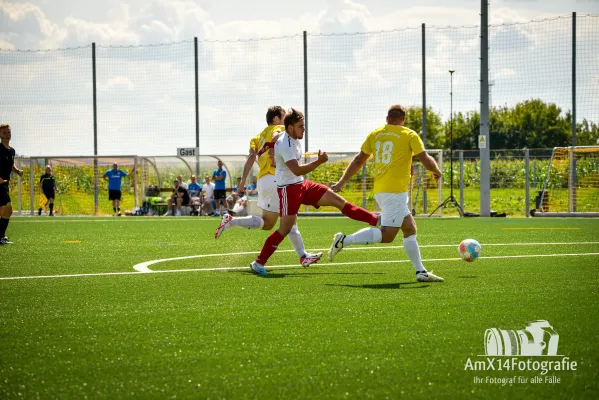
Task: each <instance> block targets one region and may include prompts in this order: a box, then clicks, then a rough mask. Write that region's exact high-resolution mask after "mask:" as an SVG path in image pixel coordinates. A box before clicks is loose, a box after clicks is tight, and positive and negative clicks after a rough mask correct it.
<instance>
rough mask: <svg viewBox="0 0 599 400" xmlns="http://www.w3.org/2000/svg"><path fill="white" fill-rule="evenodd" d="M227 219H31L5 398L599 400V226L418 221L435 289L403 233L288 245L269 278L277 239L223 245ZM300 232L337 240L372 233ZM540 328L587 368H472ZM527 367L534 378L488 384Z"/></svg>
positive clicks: (0, 378)
mask: <svg viewBox="0 0 599 400" xmlns="http://www.w3.org/2000/svg"><path fill="white" fill-rule="evenodd" d="M217 224H218V221H217V219H216V218H124V217H123V218H120V219H118V218H103V219H102V218H80V219H75V218H68V217H56V218H54V219H50V218H14V219H13V221H12V222H11V224H10V226H9V231H8V236H9V237H10V238H11V239H12V240H14V241H15V244H14V245H12V246H8V245H7V246H2V247H0V293H1V295H0V305H1V308H0V398H3V399H7V398H60V399H67V398H68V399H80V398H111V399H113V398H144V399H146V398H156V399H164V398H178V399H180V398H194V399H195V398H211V399H217V398H261V399H274V398H285V399H294V398H315V399H321V398H322V399H324V398H376V399H384V398H389V399H394V398H399V397H402V396H405V397H407V398H452V399H453V398H524V397H526V398H541V397H542V398H559V399H564V398H597V393H598V391H599V385H598V381H599V372H598V371H599V368H598V367H599V355H598V349H599V346H598V345H597V343H598V339H599V335H598V333H597V332H599V320H598V318H597V317H598V315H597V314H598V312H597V310H598V307H597V303H598V302H597V300H598V289H597V285H598V283H599V268H598V267H599V220H583V219H576V220H575V219H554V220H542V219H535V220H532V219H463V220H459V219H430V220H428V219H419V220H418V225H419V229H420V231H419V235H418V237H419V243H420V245H421V251H422V256H423V259H424V260H425V262H424V263H425V265H426V266H427V267H428V268H429V269H432V270H434V271H435V273H436V274H438V275H440V276H442V277H444V278H445V282H444V283H430V284H428V283H417V282H416V281H415V279H414V270H413V268H412V266H411V264H409V263H408V262H406V261H407V257H406V256H405V253H404V252H403V249H401V248H400V247H398V246H401V244H402V243H401V240H400V241H397V242H396V243H394V244H392V245H377V246H372V247H366V246H362V247H359V246H356V247H354V249H353V250H351V251H350V250H346V251H342V252H341V253H340V254H339V255H338V256H337V258H336V259H335V263H327V262H326V261H323V262H322V263H319V264H317V265H315V266H311V267H310V268H307V269H304V268H301V267H299V265H297V264H298V263H297V258H296V257H295V253H293V252H292V251H290V249H291V247H290V244H289V242H288V241H285V242H283V244H282V245H281V246H280V249H279V250H280V251H279V253H277V254H275V255H274V256H273V257H272V258H271V261H270V263H269V264H270V266H271V274H270V275H269V276H267V277H258V276H255V275H252V274H251V273H249V269H248V268H247V265H248V264H249V262H250V261H252V260H253V259H254V258H255V256H256V254H257V252H258V251H259V249H260V248H261V246H262V243H263V241H264V239H265V238H266V237H267V235H268V233H267V232H256V231H246V230H241V229H237V230H233V229H232V230H229V231H227V232H226V233H225V234H224V235H223V236H222V237H221V239H219V240H218V241H215V240H214V239H213V236H212V235H213V232H214V229H215V227H216V225H217ZM299 226H300V230H301V232H302V234H303V237H304V240H305V243H306V247H307V248H308V249H322V250H324V249H328V247H329V245H330V241H331V239H332V236H333V234H334V233H336V232H337V231H340V230H341V231H343V232H346V233H350V232H353V231H355V230H357V229H360V228H362V227H363V225H362V224H360V223H356V222H353V221H349V220H347V219H345V218H328V219H327V218H302V219H301V220H300V222H299ZM468 237H473V238H475V239H477V240H479V241H480V242H481V244H482V246H483V253H482V258H481V259H480V260H478V261H476V262H475V263H465V262H463V261H461V260H458V259H457V251H456V247H457V244H458V243H459V242H460V241H461V240H462V239H465V238H468ZM533 243H537V244H533ZM325 253H326V251H325ZM566 254H569V255H566ZM198 255H204V256H205V257H195V258H186V259H178V260H170V261H169V260H166V261H163V262H159V263H154V264H152V265H149V268H150V269H151V270H152V271H155V273H138V272H136V271H135V270H134V268H133V267H134V266H135V265H136V264H138V263H142V262H149V261H152V260H159V259H169V258H175V257H186V256H198ZM427 260H429V261H427ZM237 267H238V268H237ZM203 269H206V270H203ZM207 269H211V270H207ZM219 269H220V270H219ZM158 272H162V273H158ZM79 274H83V275H79ZM23 277H29V278H30V279H21V278H23ZM532 320H547V321H549V323H550V324H551V325H552V326H553V328H554V330H555V331H556V332H557V333H558V334H559V350H558V354H560V355H564V356H567V357H569V360H570V361H575V362H576V363H577V369H576V371H557V372H556V371H550V372H549V373H547V374H546V375H542V374H541V373H540V372H538V371H512V370H503V371H472V370H466V369H465V366H466V362H467V361H468V359H469V358H470V359H471V360H472V361H484V360H486V357H479V356H478V355H481V354H485V348H484V341H483V337H484V333H485V331H486V329H488V328H494V327H496V328H501V329H524V328H525V326H526V323H527V321H532ZM532 358H534V359H538V358H536V357H532ZM520 359H522V360H526V359H530V358H527V357H521V358H520ZM543 359H559V360H561V359H562V357H548V358H543ZM537 376H541V379H542V380H543V382H542V383H531V380H532V379H533V378H534V377H537ZM546 376H555V377H557V378H559V379H560V382H559V383H545V382H544V380H545V377H546ZM512 377H520V379H521V380H523V379H524V378H526V379H527V383H513V384H509V383H508V384H506V385H502V384H500V383H487V382H486V380H487V379H490V378H512ZM475 378H481V379H482V380H483V383H475Z"/></svg>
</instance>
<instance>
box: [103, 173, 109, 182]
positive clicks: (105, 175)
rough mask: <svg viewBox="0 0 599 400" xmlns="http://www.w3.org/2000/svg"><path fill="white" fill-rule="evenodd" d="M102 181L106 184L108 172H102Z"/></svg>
mask: <svg viewBox="0 0 599 400" xmlns="http://www.w3.org/2000/svg"><path fill="white" fill-rule="evenodd" d="M102 179H104V180H105V181H106V182H108V171H106V172H104V176H102Z"/></svg>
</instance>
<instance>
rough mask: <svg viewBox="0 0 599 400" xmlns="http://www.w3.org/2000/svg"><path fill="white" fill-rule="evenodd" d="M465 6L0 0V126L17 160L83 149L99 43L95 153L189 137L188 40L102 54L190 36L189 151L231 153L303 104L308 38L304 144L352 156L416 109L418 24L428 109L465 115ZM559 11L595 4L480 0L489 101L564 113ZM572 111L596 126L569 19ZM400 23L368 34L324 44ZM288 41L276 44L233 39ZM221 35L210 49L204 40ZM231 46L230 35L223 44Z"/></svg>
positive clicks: (469, 13) (590, 78)
mask: <svg viewBox="0 0 599 400" xmlns="http://www.w3.org/2000/svg"><path fill="white" fill-rule="evenodd" d="M479 6H480V2H479V1H474V0H472V1H470V0H462V1H446V2H444V3H442V6H439V2H438V1H429V0H420V1H382V0H370V1H367V0H364V1H360V0H335V1H314V0H304V1H302V2H288V3H286V2H275V1H251V2H250V1H219V2H216V1H179V0H178V1H167V0H156V1H140V0H130V1H113V0H109V1H103V2H100V1H75V0H61V1H52V0H39V1H27V2H25V1H6V0H0V49H3V50H15V49H19V50H25V49H42V50H45V49H56V48H67V47H78V46H82V47H84V48H83V49H79V50H69V51H61V52H56V51H46V52H38V53H27V52H15V51H2V52H0V72H1V73H0V87H2V88H3V92H4V93H3V102H2V104H0V119H1V120H2V121H3V122H4V121H5V120H6V121H7V122H10V123H11V125H12V126H13V132H14V133H15V135H14V137H15V138H14V143H13V144H14V145H15V147H16V148H17V149H20V153H21V154H26V155H59V154H60V155H88V154H92V152H93V144H92V138H91V134H92V132H93V130H92V126H93V125H92V113H91V97H90V93H91V80H90V76H91V67H90V62H91V60H90V53H91V50H90V49H89V48H87V47H86V46H89V44H90V43H91V42H96V43H97V45H98V46H102V47H99V48H98V53H97V57H98V59H97V66H98V77H97V84H98V107H99V108H98V118H99V120H98V132H99V136H100V137H99V150H100V154H104V155H109V154H110V155H117V154H140V155H170V154H174V152H175V149H176V148H177V147H185V146H193V145H194V144H195V116H194V109H193V100H194V97H193V84H194V81H193V59H192V58H190V55H191V57H192V56H193V47H192V44H191V42H187V43H182V44H179V45H168V46H161V47H141V48H134V49H127V48H125V49H116V48H112V47H109V46H137V45H150V44H158V43H171V42H179V41H189V40H191V39H192V38H193V37H194V36H196V37H198V38H199V39H200V41H201V42H200V60H201V61H200V71H199V74H200V131H201V139H200V147H201V148H202V153H203V154H245V153H246V151H247V149H246V148H247V142H248V140H247V139H248V138H249V137H250V136H251V135H253V134H255V133H257V132H258V131H259V130H260V129H261V128H262V127H263V125H264V121H263V119H264V113H265V109H266V108H267V107H268V106H269V105H272V104H281V105H283V106H298V107H300V108H303V82H302V71H303V59H302V40H301V37H300V36H297V35H299V34H301V32H302V31H303V30H307V31H308V32H309V33H310V36H309V41H308V44H309V76H310V80H309V91H310V96H309V98H310V108H309V116H310V119H309V121H308V124H309V133H310V150H311V151H316V150H318V149H323V150H329V151H350V150H351V151H356V150H357V149H358V148H359V145H360V143H361V141H362V140H363V138H364V137H365V135H366V134H367V133H368V132H369V131H370V130H372V129H374V128H375V127H376V126H377V125H380V124H381V123H383V122H384V114H385V112H386V108H387V107H388V105H390V104H392V103H400V104H405V105H420V104H421V97H422V91H421V86H422V83H421V74H420V70H421V64H420V62H421V60H420V30H419V29H407V30H401V29H403V28H406V27H416V28H419V26H420V24H421V23H426V24H427V27H428V29H427V97H428V104H429V105H431V106H432V107H433V108H435V109H436V110H437V111H438V112H440V113H441V115H442V116H443V117H444V118H447V117H448V115H449V76H448V73H447V70H448V69H456V74H455V75H454V110H456V111H468V110H474V109H476V108H477V107H478V106H477V104H478V97H479V94H478V92H479V89H478V82H477V81H478V73H479V70H478V64H477V63H478V57H479V50H478V33H479V31H478V29H476V28H461V29H453V28H452V29H443V28H442V27H445V26H447V25H451V26H453V27H458V26H476V25H478V24H479ZM572 11H576V12H578V13H579V15H580V14H587V13H591V14H599V2H598V1H595V0H578V1H566V0H563V1H534V0H530V1H529V0H519V1H517V0H514V1H509V0H504V1H491V6H490V22H491V24H494V25H497V26H496V27H495V28H493V31H492V37H491V71H490V77H491V79H492V80H493V82H494V83H495V84H494V86H493V88H492V95H491V99H492V102H493V104H498V105H503V104H505V105H512V104H514V103H515V102H518V101H522V100H526V99H528V98H531V97H541V98H543V99H545V100H547V101H553V102H556V103H557V104H558V105H560V106H561V107H562V108H563V109H564V110H566V109H569V108H570V107H571V99H570V98H569V93H570V92H569V91H570V81H569V79H570V78H569V77H570V75H571V70H570V58H571V53H570V47H569V40H570V39H569V34H570V30H571V19H570V18H565V19H557V20H552V21H547V22H543V23H532V24H522V25H505V26H499V25H501V24H513V23H517V22H526V21H530V20H540V19H551V18H555V17H556V16H565V17H568V16H569V15H570V13H571V12H572ZM579 21H580V22H579V30H578V55H579V67H578V87H579V100H578V107H579V118H580V119H582V117H586V118H590V119H592V120H595V121H599V111H598V110H599V103H598V100H597V99H596V93H597V92H599V39H598V38H599V26H598V25H599V18H586V19H582V18H579ZM393 29H398V30H401V31H398V32H389V33H376V34H369V35H348V36H324V35H328V34H341V33H353V32H370V31H377V32H378V31H381V30H393ZM280 36H286V38H284V39H276V40H263V41H251V42H244V41H242V42H235V41H236V40H240V39H241V40H247V39H255V38H271V37H280ZM215 40H216V41H219V42H216V43H215V42H213V41H215ZM226 41H233V42H226Z"/></svg>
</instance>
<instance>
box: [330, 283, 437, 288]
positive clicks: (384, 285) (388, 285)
mask: <svg viewBox="0 0 599 400" xmlns="http://www.w3.org/2000/svg"><path fill="white" fill-rule="evenodd" d="M415 284H420V282H399V283H378V284H373V285H339V284H334V283H327V284H326V286H336V287H348V288H354V289H425V288H427V287H429V286H430V285H422V286H408V285H415ZM406 286H407V287H406Z"/></svg>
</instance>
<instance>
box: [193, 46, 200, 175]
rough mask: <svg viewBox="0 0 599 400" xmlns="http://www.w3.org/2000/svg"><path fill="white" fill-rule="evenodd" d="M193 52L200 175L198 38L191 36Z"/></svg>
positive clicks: (197, 156) (197, 157) (197, 159)
mask: <svg viewBox="0 0 599 400" xmlns="http://www.w3.org/2000/svg"><path fill="white" fill-rule="evenodd" d="M193 52H194V57H193V58H194V63H195V72H194V75H195V98H196V100H195V101H196V104H195V108H196V109H195V112H196V148H197V150H198V151H197V154H196V176H197V177H198V178H199V176H200V104H199V103H200V94H199V81H198V38H197V37H194V38H193Z"/></svg>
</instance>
